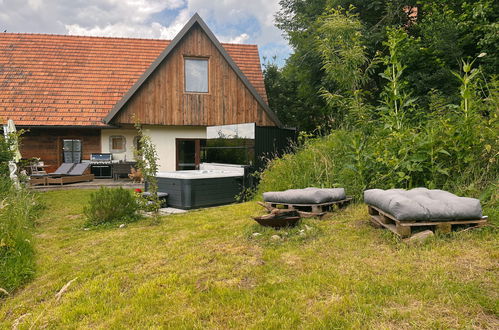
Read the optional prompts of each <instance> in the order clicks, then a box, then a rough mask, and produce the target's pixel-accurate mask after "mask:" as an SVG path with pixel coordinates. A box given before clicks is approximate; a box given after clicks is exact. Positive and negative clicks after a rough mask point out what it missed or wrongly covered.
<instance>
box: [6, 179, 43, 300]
mask: <svg viewBox="0 0 499 330" xmlns="http://www.w3.org/2000/svg"><path fill="white" fill-rule="evenodd" d="M40 210H41V203H40V202H39V201H38V199H37V197H36V195H34V194H33V193H31V192H29V191H28V190H27V189H24V188H23V189H15V188H14V187H13V186H12V183H11V181H10V179H9V178H7V177H5V176H0V288H3V289H4V290H7V291H11V290H13V289H15V288H17V287H19V286H21V285H22V284H24V283H25V282H27V281H28V280H29V279H31V278H32V276H33V274H34V271H35V262H34V250H33V246H32V229H33V226H34V220H35V219H36V217H37V216H38V214H39V211H40ZM0 296H1V294H0Z"/></svg>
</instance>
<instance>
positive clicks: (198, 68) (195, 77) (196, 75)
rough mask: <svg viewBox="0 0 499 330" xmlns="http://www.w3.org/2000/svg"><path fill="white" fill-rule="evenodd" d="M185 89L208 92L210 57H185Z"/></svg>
mask: <svg viewBox="0 0 499 330" xmlns="http://www.w3.org/2000/svg"><path fill="white" fill-rule="evenodd" d="M184 77H185V91H186V92H189V93H208V59H207V58H192V57H190V58H184Z"/></svg>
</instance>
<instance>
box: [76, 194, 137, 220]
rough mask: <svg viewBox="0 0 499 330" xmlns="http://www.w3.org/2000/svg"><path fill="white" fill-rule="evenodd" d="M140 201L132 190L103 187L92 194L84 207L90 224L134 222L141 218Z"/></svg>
mask: <svg viewBox="0 0 499 330" xmlns="http://www.w3.org/2000/svg"><path fill="white" fill-rule="evenodd" d="M139 208H140V207H139V203H138V201H137V198H136V197H135V195H134V193H133V192H132V191H131V190H126V189H123V188H121V187H120V188H106V187H101V188H100V189H99V190H98V191H96V192H94V193H92V194H91V195H90V201H89V203H88V205H87V206H86V207H85V209H84V214H85V216H86V218H87V223H88V224H89V225H93V226H95V225H100V224H105V223H115V222H121V223H123V222H132V221H135V220H137V219H138V218H139V215H138V213H137V211H138V210H139Z"/></svg>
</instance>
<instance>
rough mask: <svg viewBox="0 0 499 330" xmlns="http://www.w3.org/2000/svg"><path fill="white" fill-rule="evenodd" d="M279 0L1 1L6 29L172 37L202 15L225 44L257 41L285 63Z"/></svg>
mask: <svg viewBox="0 0 499 330" xmlns="http://www.w3.org/2000/svg"><path fill="white" fill-rule="evenodd" d="M278 2H279V0H0V32H3V31H4V30H7V32H27V33H51V34H70V35H92V36H109V37H136V38H159V39H172V38H173V37H174V36H175V35H176V34H177V33H178V32H179V31H180V30H181V28H182V27H183V26H184V24H185V23H187V21H188V20H189V19H190V18H191V17H192V15H193V14H194V13H196V12H197V13H198V14H199V15H200V16H201V18H202V19H203V20H204V21H205V22H206V23H207V24H208V26H209V27H210V29H211V30H212V31H213V33H215V35H216V36H217V37H218V39H219V40H220V41H221V42H230V43H248V44H257V45H258V47H259V49H260V56H261V57H262V62H263V58H264V57H265V58H266V59H267V60H270V59H272V58H273V57H274V56H276V57H277V64H279V65H283V63H284V60H285V59H286V58H287V57H288V56H289V53H290V51H291V49H290V47H289V46H288V43H287V42H286V40H285V39H284V38H283V37H282V35H281V31H280V30H279V29H277V28H276V27H275V26H274V14H275V13H276V12H277V11H278V10H279V3H278Z"/></svg>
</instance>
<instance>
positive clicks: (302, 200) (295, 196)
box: [263, 188, 346, 204]
mask: <svg viewBox="0 0 499 330" xmlns="http://www.w3.org/2000/svg"><path fill="white" fill-rule="evenodd" d="M345 198H346V195H345V189H343V188H305V189H289V190H285V191H269V192H266V193H263V200H264V201H265V202H274V203H285V204H321V203H328V202H335V201H340V200H343V199H345Z"/></svg>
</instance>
